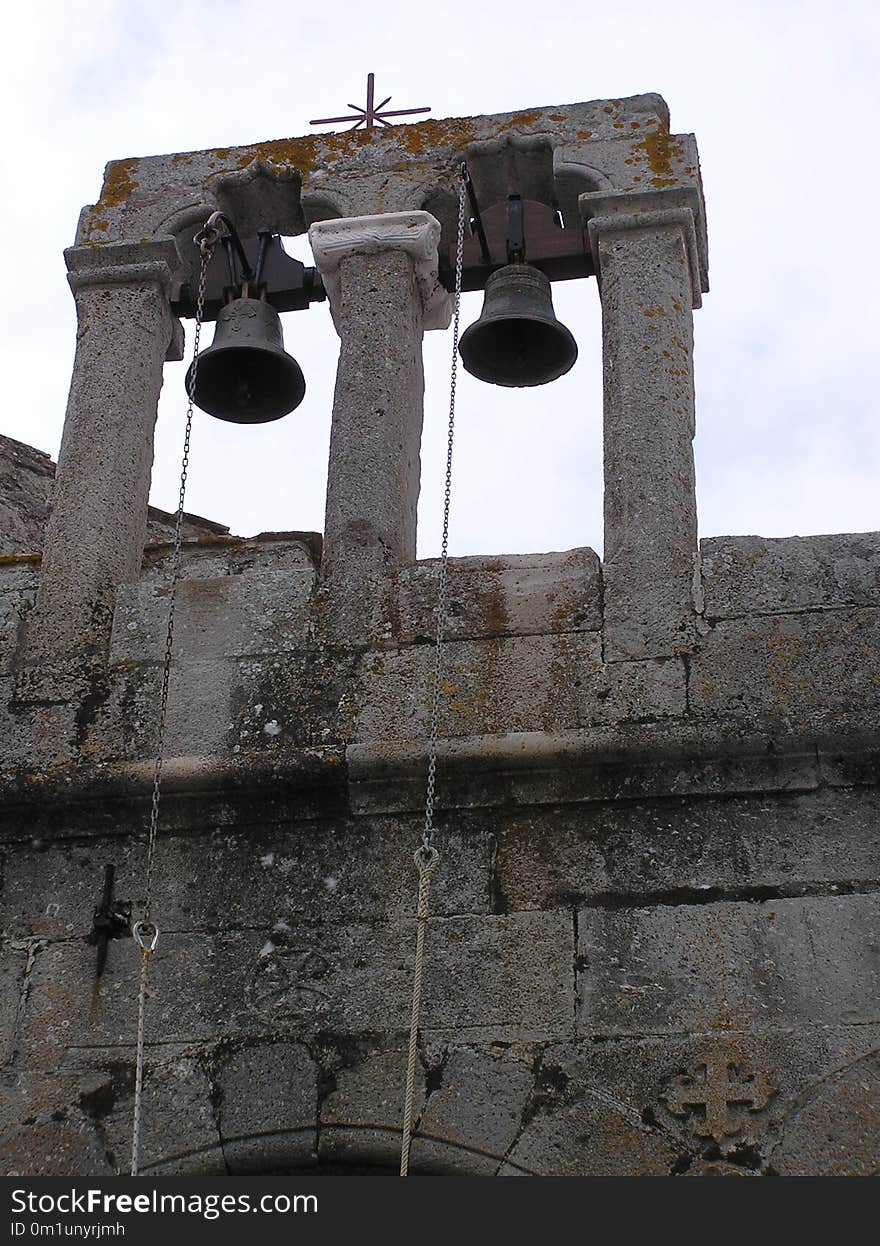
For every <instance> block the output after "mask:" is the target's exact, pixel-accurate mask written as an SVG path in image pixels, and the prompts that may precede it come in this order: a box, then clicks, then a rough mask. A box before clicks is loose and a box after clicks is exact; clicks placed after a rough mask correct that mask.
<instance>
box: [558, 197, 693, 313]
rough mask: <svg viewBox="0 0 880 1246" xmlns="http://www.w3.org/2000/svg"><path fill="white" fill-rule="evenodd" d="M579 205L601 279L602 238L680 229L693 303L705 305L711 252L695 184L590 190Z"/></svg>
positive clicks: (579, 201) (581, 198)
mask: <svg viewBox="0 0 880 1246" xmlns="http://www.w3.org/2000/svg"><path fill="white" fill-rule="evenodd" d="M578 206H579V208H580V214H581V219H582V221H583V222H584V224H585V226H586V228H587V234H588V236H589V239H590V247H591V249H592V252H593V262H594V263H595V265H596V271H597V273H598V276H599V280H600V282H601V279H602V265H601V258H600V248H599V241H600V239H601V238H603V237H607V236H608V235H609V234H622V233H626V232H628V231H629V230H641V231H644V230H649V231H650V230H661V229H673V228H678V229H680V230H681V231H682V234H683V235H684V242H685V249H686V251H687V256H688V262H689V267H690V277H691V297H692V304H693V306H694V307H700V306H702V302H703V300H702V292H705V291H708V289H709V277H708V255H707V247H706V240H705V230H704V228H703V218H702V211H701V204H700V196H699V192H698V191H697V188H696V187H695V186H677V187H674V188H669V189H663V190H648V191H638V192H635V193H633V192H627V193H619V192H614V191H612V192H609V191H605V190H600V191H589V192H588V193H586V194H583V195H580V196H579V198H578Z"/></svg>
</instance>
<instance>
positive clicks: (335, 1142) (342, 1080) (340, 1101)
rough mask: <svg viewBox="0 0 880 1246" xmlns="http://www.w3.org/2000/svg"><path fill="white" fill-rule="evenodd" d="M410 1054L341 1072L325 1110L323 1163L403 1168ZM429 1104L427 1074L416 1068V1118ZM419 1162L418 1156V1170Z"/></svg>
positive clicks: (368, 1060)
mask: <svg viewBox="0 0 880 1246" xmlns="http://www.w3.org/2000/svg"><path fill="white" fill-rule="evenodd" d="M406 1060H407V1053H406V1050H405V1049H401V1050H396V1051H383V1052H371V1053H369V1054H367V1055H366V1056H365V1057H364V1058H362V1059H359V1060H356V1061H355V1063H353V1064H352V1065H350V1066H349V1067H343V1068H340V1069H338V1070H337V1071H336V1072H335V1073H334V1075H333V1086H332V1089H331V1090H330V1091H329V1093H328V1094H327V1095H326V1097H325V1098H324V1100H323V1102H322V1104H321V1128H320V1134H319V1151H320V1157H321V1161H322V1163H335V1164H370V1165H371V1166H379V1165H384V1166H386V1167H387V1168H389V1169H390V1170H391V1171H394V1170H396V1169H397V1168H398V1167H399V1165H400V1147H401V1134H402V1130H403V1100H404V1092H405V1087H406ZM424 1104H425V1071H424V1069H423V1067H422V1066H421V1064H418V1065H417V1066H416V1081H415V1086H414V1093H413V1110H414V1112H415V1118H416V1120H418V1118H419V1117H420V1116H421V1113H422V1111H423V1109H424ZM416 1166H417V1161H416V1157H415V1154H413V1169H414V1170H415V1168H416Z"/></svg>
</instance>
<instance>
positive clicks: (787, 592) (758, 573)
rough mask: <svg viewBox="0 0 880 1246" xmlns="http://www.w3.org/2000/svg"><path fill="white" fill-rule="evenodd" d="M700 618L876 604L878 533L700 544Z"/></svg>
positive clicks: (879, 577) (879, 596)
mask: <svg viewBox="0 0 880 1246" xmlns="http://www.w3.org/2000/svg"><path fill="white" fill-rule="evenodd" d="M700 551H701V555H702V574H703V594H704V602H705V613H706V617H707V618H710V619H729V618H736V617H738V616H740V615H756V614H789V613H791V612H792V611H796V610H822V609H830V608H834V607H841V606H875V607H876V606H880V533H877V532H862V533H856V534H851V533H843V534H838V535H834V536H806V537H803V536H790V537H778V538H769V537H760V536H724V537H712V538H711V539H709V540H705V541H701V542H700Z"/></svg>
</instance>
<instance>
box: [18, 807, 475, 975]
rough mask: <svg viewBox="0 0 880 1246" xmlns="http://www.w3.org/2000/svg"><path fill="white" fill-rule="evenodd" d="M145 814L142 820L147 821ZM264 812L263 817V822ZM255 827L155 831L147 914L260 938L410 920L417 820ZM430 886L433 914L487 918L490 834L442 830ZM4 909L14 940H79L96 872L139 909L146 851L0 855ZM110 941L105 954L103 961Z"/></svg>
mask: <svg viewBox="0 0 880 1246" xmlns="http://www.w3.org/2000/svg"><path fill="white" fill-rule="evenodd" d="M146 812H147V811H146V810H145V824H146ZM270 814H271V810H267V811H266V818H267V820H268V818H269V816H270ZM288 816H289V808H282V809H281V810H280V811H276V813H275V818H276V823H277V822H279V821H280V824H276V825H271V824H269V825H267V824H266V822H264V821H263V820H262V819H261V820H260V821H258V822H255V823H253V824H250V823H244V824H238V825H229V826H217V827H216V828H215V829H206V830H204V831H202V833H201V834H200V835H198V836H179V835H174V834H168V833H167V831H165V832H164V833H163V834H162V836H161V840H160V844H159V850H158V854H157V859H156V876H155V891H154V895H155V901H154V911H155V914H156V918H157V920H158V921H159V922H160V924H161V925H162V927H163V928H166V929H169V930H180V931H183V930H186V931H201V932H203V933H206V934H207V933H209V932H211V933H213V932H216V931H218V930H223V929H224V928H227V927H229V926H232V927H244V926H256V927H260V928H264V929H267V930H271V929H272V928H273V927H274V926H275V925H276V924H279V923H280V924H281V926H282V927H283V926H284V925H287V926H291V925H296V924H299V923H303V922H304V923H310V922H325V923H326V922H329V923H331V924H333V923H344V922H345V921H346V920H348V919H349V918H350V916H351V914H352V913H357V914H358V915H359V917H360V918H361V920H370V919H373V920H378V921H391V922H393V921H396V920H401V919H403V918H406V917H409V916H412V915H413V913H414V912H415V904H416V895H417V887H418V874H417V872H416V869H415V865H414V863H413V851H414V848H415V846H416V845H417V844H418V843H419V840H420V834H421V819H420V818H418V817H412V818H409V819H406V820H405V821H404V824H403V825H401V824H400V823H399V822H398V821H397V820H396V819H386V818H375V819H369V820H365V821H364V822H363V823H362V822H360V821H351V822H339V823H336V822H329V823H327V822H317V823H303V824H301V825H299V826H298V827H297V828H296V831H295V832H293V831H292V829H291V827H290V826H289V825H286V824H285V823H286V818H287V817H288ZM437 842H438V846H439V848H440V851H441V861H440V866H439V868H438V869H437V870H436V871H435V873H434V875H433V879H432V887H431V908H432V912H434V913H435V914H436V915H438V916H439V915H441V914H442V915H451V914H455V913H461V914H471V915H473V914H479V913H486V912H488V911H489V905H490V861H491V855H492V851H493V842H492V833H491V828H490V827H487V828H484V829H481V830H474V829H470V828H462V829H461V830H458V829H450V830H442V831H441V832H440V834H439V835H438V840H437ZM4 857H5V860H4V875H5V881H4V892H3V896H4V909H5V913H6V915H7V924H6V930H7V932H8V933H9V934H10V935H12V936H13V937H15V938H27V937H31V936H44V937H47V938H50V939H70V938H81V937H84V936H85V935H86V934H87V933H88V931H89V929H90V926H91V921H92V912H93V909H94V907H95V905H96V903H97V902H98V899H99V896H100V892H101V884H102V878H103V867H104V865H105V864H113V865H114V866H115V871H116V878H115V896H116V898H118V899H120V900H124V901H127V902H132V901H134V902H135V906H137V905H138V904H139V903H140V901H141V895H142V892H143V886H144V870H145V868H146V845H145V844H144V843H142V842H139V841H133V840H132V839H130V838H127V837H126V838H124V839H108V838H96V839H94V840H92V841H90V842H87V843H84V844H83V843H74V844H61V845H59V844H53V843H52V842H51V841H45V840H44V841H42V842H41V844H40V846H39V847H38V848H35V847H33V846H32V845H31V844H30V843H26V844H22V845H20V846H18V847H17V848H16V847H14V846H11V845H10V846H9V847H8V848H7V849H6V851H5V853H4ZM118 946H119V944H118V942H116V941H114V942H113V943H112V944H111V947H110V958H111V964H112V962H113V959H114V957H115V952H116V948H117V947H118Z"/></svg>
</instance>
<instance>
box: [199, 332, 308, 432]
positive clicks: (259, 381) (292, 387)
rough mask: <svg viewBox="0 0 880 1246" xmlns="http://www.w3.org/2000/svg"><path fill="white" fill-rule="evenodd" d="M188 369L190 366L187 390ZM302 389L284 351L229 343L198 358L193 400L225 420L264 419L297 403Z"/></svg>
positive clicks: (276, 417)
mask: <svg viewBox="0 0 880 1246" xmlns="http://www.w3.org/2000/svg"><path fill="white" fill-rule="evenodd" d="M191 373H192V365H190V368H189V370H188V372H187V374H186V385H187V390H188V389H189V384H190V375H191ZM305 392H306V382H305V378H304V377H303V374H302V370H301V369H300V367H299V364H298V363H297V362H296V360H295V359H294V358H293V357H292V356H291V355H288V354H287V353H286V352H285V351H283V350H281V351H279V352H278V353H277V354H276V353H275V352H274V351H273V350H267V349H265V348H256V347H252V346H229V347H224V348H223V350H222V351H220V352H218V353H217V354H216V355H215V356H211V355H208V354H207V353H206V354H205V356H204V357H203V358H201V359H200V360H199V367H198V372H197V374H196V387H195V393H194V395H193V402H194V403H195V405H196V406H197V407H199V408H200V410H202V411H205V412H206V413H207V414H208V415H213V416H214V418H215V419H218V420H225V421H226V422H227V423H229V424H269V423H271V422H272V421H273V420H280V419H281V418H282V417H283V416H285V415H288V414H289V413H290V412H291V411H293V410H294V409H295V408H296V407H298V406H299V404H300V403H301V402H302V400H303V398H304V397H305Z"/></svg>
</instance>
